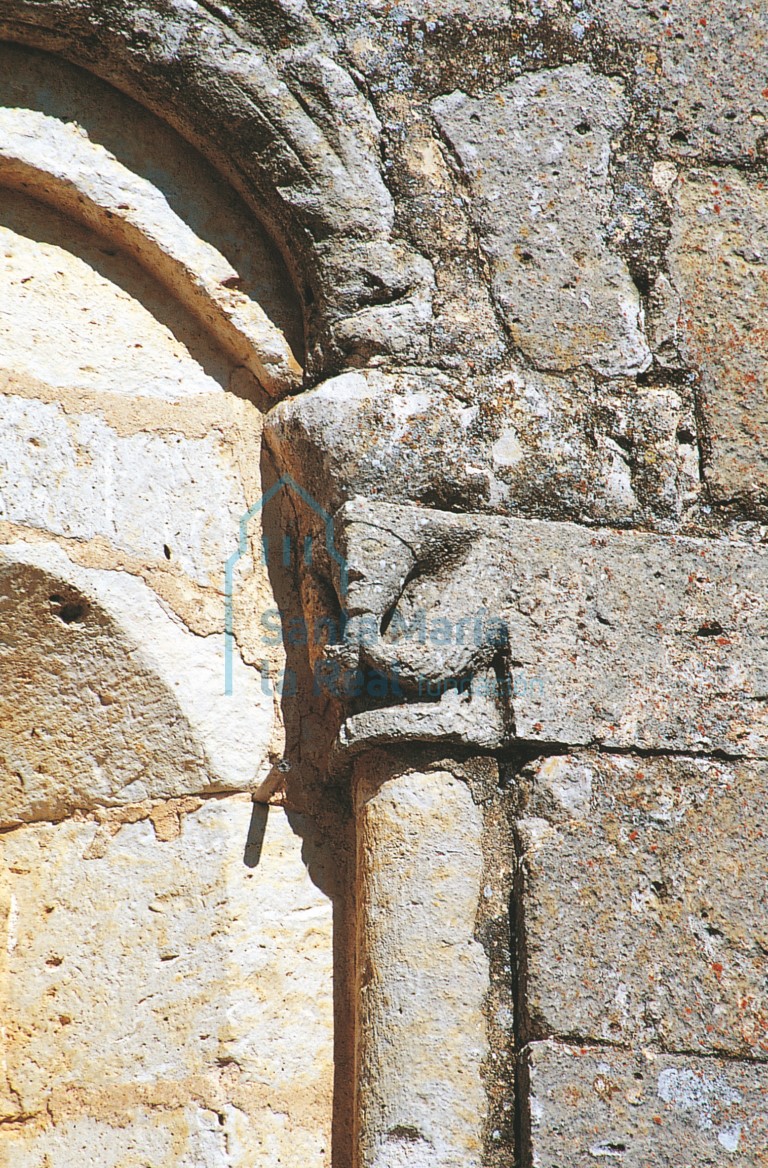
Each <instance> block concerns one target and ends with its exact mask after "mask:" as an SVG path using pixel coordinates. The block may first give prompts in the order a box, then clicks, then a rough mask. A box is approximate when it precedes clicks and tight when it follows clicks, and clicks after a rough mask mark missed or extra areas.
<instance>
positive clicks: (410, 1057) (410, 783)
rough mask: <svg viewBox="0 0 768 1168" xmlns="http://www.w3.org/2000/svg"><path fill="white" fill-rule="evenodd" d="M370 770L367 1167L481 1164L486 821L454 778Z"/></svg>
mask: <svg viewBox="0 0 768 1168" xmlns="http://www.w3.org/2000/svg"><path fill="white" fill-rule="evenodd" d="M358 767H359V769H358V786H357V794H356V802H357V816H358V863H359V879H360V888H361V891H360V902H359V910H358V911H359V913H360V921H359V929H360V932H359V937H360V952H359V962H360V975H359V976H360V1010H361V1024H362V1030H361V1032H360V1038H359V1042H360V1055H359V1057H360V1067H359V1076H360V1088H359V1089H360V1105H361V1116H362V1122H361V1126H360V1145H359V1146H360V1157H361V1159H360V1163H361V1166H362V1165H364V1166H365V1168H405V1166H406V1165H408V1166H409V1168H422V1166H423V1168H427V1165H429V1166H430V1168H459V1166H460V1165H461V1166H463V1168H476V1166H477V1168H479V1165H480V1164H481V1163H482V1136H483V1120H484V1116H485V1111H486V1108H487V1103H486V1099H485V1092H484V1089H483V1081H482V1076H481V1067H482V1061H483V1058H484V1057H485V1056H486V1054H487V1049H486V1043H487V1040H486V1036H485V1025H484V1021H483V1016H482V1006H483V1001H484V997H485V995H486V993H487V992H488V989H489V971H488V961H487V957H486V956H485V953H484V952H483V948H482V946H481V945H480V944H479V943H478V942H477V941H476V940H475V938H474V933H475V919H476V913H477V906H478V899H479V896H480V889H481V882H482V874H483V856H482V846H481V833H482V815H481V812H480V810H479V808H477V807H475V806H474V804H473V802H472V796H471V794H470V791H469V787H468V786H467V785H466V784H465V783H464V782H462V781H461V780H460V779H457V778H455V777H454V776H453V775H452V774H450V773H449V772H447V771H437V770H435V771H431V772H428V773H425V774H421V773H418V772H408V773H405V774H399V775H387V774H386V770H384V771H382V770H381V769H379V771H378V773H377V763H376V759H375V756H372V755H369V756H368V757H367V758H366V759H364V760H361V761H360V763H359V764H358Z"/></svg>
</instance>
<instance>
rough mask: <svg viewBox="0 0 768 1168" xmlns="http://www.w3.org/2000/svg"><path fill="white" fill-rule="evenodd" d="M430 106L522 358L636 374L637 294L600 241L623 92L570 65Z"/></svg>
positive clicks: (644, 360)
mask: <svg viewBox="0 0 768 1168" xmlns="http://www.w3.org/2000/svg"><path fill="white" fill-rule="evenodd" d="M433 109H434V111H435V114H436V117H437V119H438V122H439V124H440V126H441V128H442V130H443V132H444V134H445V135H446V137H447V138H448V140H449V141H450V143H451V145H452V147H453V149H454V150H455V152H456V154H457V155H458V158H459V160H460V162H461V165H462V168H463V170H464V171H465V172H466V174H467V176H468V178H469V182H470V186H471V189H472V193H473V196H474V201H473V215H474V217H475V219H476V221H477V224H478V229H479V231H480V235H481V239H482V242H483V246H484V248H485V250H486V252H487V254H488V257H489V259H490V262H491V267H492V270H493V287H494V293H495V295H496V298H497V300H498V302H499V304H500V305H501V307H502V308H503V310H504V313H505V316H506V319H507V324H508V326H509V329H510V332H511V333H512V336H513V338H514V340H515V342H516V343H517V344H518V345H519V346H520V347H521V349H522V350H523V352H524V353H525V354H526V355H527V356H529V357H530V358H531V360H532V361H533V362H534V363H535V364H536V365H537V366H539V367H540V368H545V369H553V370H554V369H558V370H566V369H571V368H573V367H574V366H578V365H591V366H592V367H593V368H594V369H596V370H598V371H599V372H601V373H604V374H608V375H612V376H616V375H617V374H632V373H637V372H639V371H640V370H642V369H644V368H646V366H647V365H648V364H649V363H650V353H649V351H648V346H647V344H646V341H645V338H644V335H643V331H642V317H641V313H640V301H639V296H638V293H637V289H636V288H635V286H634V284H633V283H632V280H631V279H630V275H629V272H628V270H627V267H626V265H625V264H624V262H623V261H622V260H621V259H619V258H618V256H616V255H613V254H612V253H611V251H610V250H609V248H608V246H607V244H606V241H605V222H606V219H607V217H608V211H609V206H610V189H609V182H608V167H609V163H610V156H611V139H612V137H613V136H614V135H615V134H616V133H617V132H618V131H619V130H620V129H621V127H622V125H623V123H624V121H625V119H626V117H627V106H626V102H625V98H624V93H623V89H622V86H621V85H620V84H619V83H618V82H617V81H615V80H612V79H608V78H606V77H602V76H600V75H598V74H595V73H593V72H592V71H591V70H590V69H589V68H587V67H586V66H584V65H569V66H564V67H563V68H560V69H552V70H547V71H544V72H542V73H532V74H526V75H524V76H523V77H520V78H518V79H517V80H516V81H513V82H512V83H510V84H509V85H506V86H504V87H503V88H502V89H499V90H498V91H497V92H495V93H492V94H489V95H487V96H485V97H480V98H474V97H468V96H467V95H466V94H464V93H461V92H457V93H453V94H451V95H450V96H449V97H446V98H440V99H438V100H436V101H435V102H433Z"/></svg>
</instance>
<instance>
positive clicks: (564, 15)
mask: <svg viewBox="0 0 768 1168" xmlns="http://www.w3.org/2000/svg"><path fill="white" fill-rule="evenodd" d="M542 7H543V8H545V9H546V10H548V11H549V12H551V13H552V14H553V15H554V14H555V13H557V15H558V16H559V17H561V20H562V23H561V24H560V29H561V30H562V32H563V33H564V34H565V35H567V36H570V37H571V38H573V39H574V40H575V41H576V42H577V43H580V44H584V43H585V42H588V41H589V40H590V39H591V38H593V37H594V39H595V40H597V43H598V44H599V43H600V41H599V40H598V38H602V37H605V36H606V35H607V37H609V38H611V39H614V38H615V39H616V40H618V41H619V43H622V42H623V43H626V42H627V41H629V44H630V49H629V53H628V58H627V60H628V63H629V65H630V67H631V68H632V69H633V71H634V72H635V75H636V77H637V92H639V93H640V94H642V100H643V104H645V103H648V104H649V105H650V106H651V108H652V110H653V113H654V115H655V117H657V118H658V122H657V123H656V124H655V126H654V129H656V132H657V133H658V134H659V138H660V141H661V146H662V149H663V150H664V152H665V153H666V154H669V153H670V152H672V153H674V154H677V155H679V156H682V157H686V156H688V157H690V156H694V157H696V156H699V157H707V156H709V157H712V158H717V159H718V160H727V161H731V160H735V159H737V158H744V159H754V158H755V156H756V155H759V152H760V149H761V145H763V144H764V142H765V133H766V124H767V123H768V93H766V82H767V81H768V75H766V70H765V60H766V47H767V44H768V32H767V30H766V21H765V8H764V6H763V4H762V0H721V2H720V3H717V4H707V5H706V7H705V6H704V5H702V4H700V3H698V2H697V0H675V3H674V4H669V5H666V6H662V5H658V6H657V5H648V4H643V3H639V2H637V0H566V2H565V3H564V4H563V3H560V2H559V0H545V3H544V4H543V5H542ZM593 43H594V42H593ZM761 140H762V141H761ZM763 148H764V147H763Z"/></svg>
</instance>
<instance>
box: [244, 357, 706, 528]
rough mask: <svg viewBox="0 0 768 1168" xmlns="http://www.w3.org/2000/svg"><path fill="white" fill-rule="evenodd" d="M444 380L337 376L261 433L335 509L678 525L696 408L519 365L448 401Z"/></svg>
mask: <svg viewBox="0 0 768 1168" xmlns="http://www.w3.org/2000/svg"><path fill="white" fill-rule="evenodd" d="M454 388H455V387H454V382H453V379H451V378H450V377H449V376H448V375H447V374H445V373H440V372H439V371H433V373H432V374H431V375H430V374H428V373H427V374H422V375H421V376H417V375H415V374H413V373H410V374H408V375H405V376H402V375H401V376H399V377H395V376H393V375H391V374H384V373H382V372H380V371H378V370H369V371H366V372H365V373H362V372H361V373H344V374H341V375H340V376H339V377H334V378H331V379H330V380H328V381H326V382H324V383H323V384H322V385H320V386H318V387H317V389H314V390H309V391H308V392H306V393H304V394H302V395H301V396H300V397H296V398H291V399H289V400H287V401H285V402H282V403H281V404H280V406H278V407H277V408H276V409H274V410H272V411H271V412H270V414H269V415H268V417H267V420H266V423H265V436H266V440H267V441H268V443H269V445H270V448H271V449H272V451H273V452H274V454H275V457H276V458H277V460H278V462H279V463H280V465H281V466H282V467H283V468H284V469H286V470H288V471H290V473H291V474H292V475H293V477H294V478H296V479H299V480H300V481H301V482H302V483H304V484H305V485H306V486H307V487H308V488H309V489H310V490H311V491H312V493H313V495H314V496H315V498H317V499H318V500H321V501H322V503H323V505H324V506H325V507H326V508H328V509H330V510H335V508H336V507H338V506H339V505H340V504H341V503H343V502H345V501H346V500H347V499H349V498H351V497H353V496H355V495H366V496H369V497H374V498H392V499H398V500H400V501H406V500H408V501H410V502H423V503H425V504H426V505H428V506H431V507H445V508H449V509H451V510H461V511H495V512H509V513H512V514H520V515H528V516H536V517H541V518H545V517H547V516H549V515H552V514H555V513H556V514H557V515H559V516H563V515H566V516H569V517H571V518H574V519H582V520H590V521H593V522H594V521H597V522H601V521H602V522H609V523H615V524H617V525H622V526H623V525H624V524H628V523H631V522H632V521H633V520H635V521H636V520H638V519H640V520H642V521H643V522H645V523H648V524H650V525H652V526H656V527H661V528H662V529H663V528H667V527H669V526H670V525H672V526H675V525H676V524H677V522H678V521H679V519H680V517H681V515H682V514H683V512H684V510H685V508H686V507H687V506H690V505H691V504H692V503H693V502H694V501H695V499H696V497H697V492H698V487H699V468H698V457H697V453H696V450H695V447H694V445H693V443H692V433H691V429H692V428H693V429H694V430H695V424H694V422H693V417H692V410H691V409H690V407H689V406H688V405H687V403H684V402H683V400H682V399H681V397H680V395H679V394H678V393H676V392H675V391H674V390H672V389H670V388H668V387H667V388H657V387H651V388H648V389H645V390H642V391H639V392H638V390H637V388H636V387H635V386H634V384H633V383H630V382H627V383H625V384H624V385H621V386H617V387H616V389H615V391H614V392H613V393H608V392H606V391H605V388H604V387H602V386H600V387H598V386H597V385H596V384H595V383H594V381H593V379H592V378H590V377H589V376H586V375H576V374H574V375H572V376H571V377H569V378H567V379H566V378H563V377H557V378H556V377H551V376H547V375H546V374H541V373H536V372H532V371H530V370H526V369H523V368H522V367H520V368H516V369H514V370H512V371H510V372H508V373H506V374H504V375H503V376H500V377H498V378H496V379H495V380H494V382H493V384H492V385H490V384H488V385H482V386H479V387H478V388H477V391H476V393H475V394H474V395H472V396H470V397H469V398H468V399H467V400H461V399H460V398H457V397H456V395H455V393H454Z"/></svg>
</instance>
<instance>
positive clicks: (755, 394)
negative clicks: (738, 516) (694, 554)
mask: <svg viewBox="0 0 768 1168" xmlns="http://www.w3.org/2000/svg"><path fill="white" fill-rule="evenodd" d="M676 203H677V215H676V217H675V220H674V227H673V235H672V244H671V249H670V268H671V272H672V274H673V279H674V282H675V285H676V288H677V292H678V297H679V301H678V304H679V309H678V312H679V324H678V338H679V340H678V344H679V347H680V349H681V350H682V352H683V354H684V355H685V357H686V358H687V360H688V361H689V362H690V364H691V365H692V366H693V367H694V368H696V369H697V370H698V372H699V375H700V378H701V383H700V384H701V388H700V393H701V398H702V412H703V416H704V420H705V423H706V431H705V437H706V441H707V459H706V466H707V475H706V478H707V483H708V484H709V488H710V490H711V492H712V495H713V497H714V498H715V499H716V500H717V501H718V502H729V501H732V500H734V499H738V500H741V501H742V502H744V503H746V504H747V505H751V506H753V507H754V506H756V505H762V506H764V505H765V503H766V501H768V453H766V445H765V441H764V439H765V434H766V427H768V406H767V405H766V402H767V401H768V392H767V390H768V383H767V382H766V360H767V358H768V333H766V329H765V324H764V320H765V313H766V310H767V309H768V188H767V187H766V183H765V181H764V180H762V179H759V178H756V177H755V178H753V177H750V176H748V175H743V174H740V173H739V172H738V171H736V170H733V169H732V168H725V169H719V170H696V171H692V172H690V173H689V174H688V175H687V176H686V178H685V181H682V180H681V181H680V182H679V184H678V186H677V193H676Z"/></svg>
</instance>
